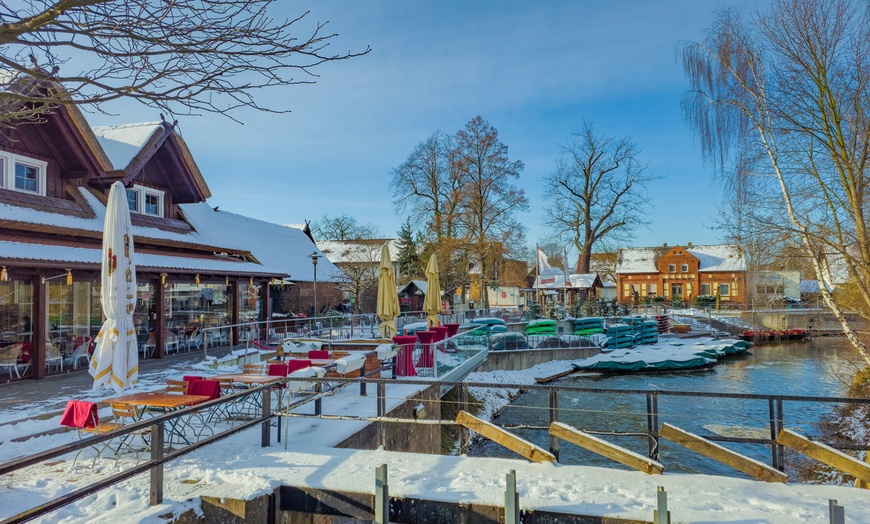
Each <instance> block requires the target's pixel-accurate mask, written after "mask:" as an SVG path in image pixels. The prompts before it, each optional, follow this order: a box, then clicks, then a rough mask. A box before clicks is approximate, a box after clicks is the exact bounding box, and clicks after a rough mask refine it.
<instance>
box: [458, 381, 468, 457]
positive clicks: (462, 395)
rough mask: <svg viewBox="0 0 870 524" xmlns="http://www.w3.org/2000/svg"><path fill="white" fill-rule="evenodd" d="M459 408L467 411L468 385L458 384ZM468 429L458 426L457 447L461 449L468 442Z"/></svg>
mask: <svg viewBox="0 0 870 524" xmlns="http://www.w3.org/2000/svg"><path fill="white" fill-rule="evenodd" d="M459 410H460V411H468V386H466V385H465V384H462V385H461V386H459ZM468 439H469V431H468V428H466V427H465V426H459V449H463V448H464V447H465V445H466V444H467V443H468Z"/></svg>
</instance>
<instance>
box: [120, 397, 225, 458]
mask: <svg viewBox="0 0 870 524" xmlns="http://www.w3.org/2000/svg"><path fill="white" fill-rule="evenodd" d="M207 400H209V397H208V396H206V395H179V394H177V393H166V392H165V391H146V392H143V393H131V394H129V395H123V396H120V397H115V398H110V399H108V400H106V402H107V403H109V404H120V405H123V406H134V407H137V408H160V409H162V410H164V411H172V410H175V409H181V408H183V407H187V406H193V405H195V404H200V403H202V402H205V401H207ZM148 412H149V411H148V409H142V410H141V411H140V412H139V420H141V419H142V417H143V416H144V415H145V414H146V413H148ZM181 422H182V423H181V424H179V419H173V420H171V421H170V422H169V425H168V426H167V427H166V430H167V434H168V437H169V438H168V442H169V444H170V445H171V444H172V442H173V440H174V438H173V437H178V438H179V439H180V440H182V441H184V442H186V443H187V444H190V441H189V440H187V436H186V435H185V434H184V432H183V429H180V427H181V428H183V427H185V426H187V424H186V423H184V422H183V421H181ZM179 426H180V427H179Z"/></svg>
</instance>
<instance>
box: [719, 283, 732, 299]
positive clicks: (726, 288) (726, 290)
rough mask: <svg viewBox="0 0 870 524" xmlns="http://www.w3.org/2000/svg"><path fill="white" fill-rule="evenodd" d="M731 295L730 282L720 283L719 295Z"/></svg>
mask: <svg viewBox="0 0 870 524" xmlns="http://www.w3.org/2000/svg"><path fill="white" fill-rule="evenodd" d="M730 295H731V285H730V284H719V296H722V297H727V296H730Z"/></svg>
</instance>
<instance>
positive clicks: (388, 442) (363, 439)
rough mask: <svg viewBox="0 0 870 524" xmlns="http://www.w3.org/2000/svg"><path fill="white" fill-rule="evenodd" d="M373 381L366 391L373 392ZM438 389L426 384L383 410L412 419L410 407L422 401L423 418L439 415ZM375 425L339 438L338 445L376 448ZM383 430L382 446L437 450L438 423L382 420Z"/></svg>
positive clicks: (438, 442)
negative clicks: (404, 400) (424, 413)
mask: <svg viewBox="0 0 870 524" xmlns="http://www.w3.org/2000/svg"><path fill="white" fill-rule="evenodd" d="M376 391H377V389H376V387H375V385H374V384H370V385H369V386H368V394H369V395H375V394H376V393H375V392H376ZM439 400H440V389H439V387H438V386H432V387H429V388H427V389H425V390H423V391H421V392H419V393H417V394H415V395H414V396H412V397H410V398H408V400H407V401H406V402H404V403H403V404H402V405H401V406H399V407H397V408H395V409H394V410H392V411H390V412H389V413H387V417H390V418H402V419H413V418H414V408H415V407H416V406H418V405H420V404H422V405H423V406H424V407H425V408H426V419H427V420H440V419H441V403H440V402H439ZM379 426H381V423H378V422H373V423H371V424H369V425H368V426H366V427H365V428H364V429H363V430H362V431H359V432H358V433H356V434H354V435H352V436H350V437H348V438H347V439H345V440H344V441H342V442H341V443H340V444H339V445H338V446H336V447H338V448H352V449H377V448H378V446H380V445H381V442H380V433H379ZM383 426H384V430H385V432H386V433H385V437H384V449H386V450H388V451H404V452H409V453H434V454H440V453H441V426H440V425H439V424H401V423H397V422H385V423H383Z"/></svg>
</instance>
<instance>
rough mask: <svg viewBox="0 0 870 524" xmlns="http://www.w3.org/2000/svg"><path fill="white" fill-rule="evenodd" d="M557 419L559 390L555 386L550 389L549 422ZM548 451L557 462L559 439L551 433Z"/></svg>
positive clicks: (551, 422)
mask: <svg viewBox="0 0 870 524" xmlns="http://www.w3.org/2000/svg"><path fill="white" fill-rule="evenodd" d="M558 420H559V391H558V390H557V389H555V388H551V389H550V424H553V422H558ZM550 453H552V454H553V456H555V457H556V462H559V439H558V438H557V437H555V436H553V435H552V434H551V435H550Z"/></svg>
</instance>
